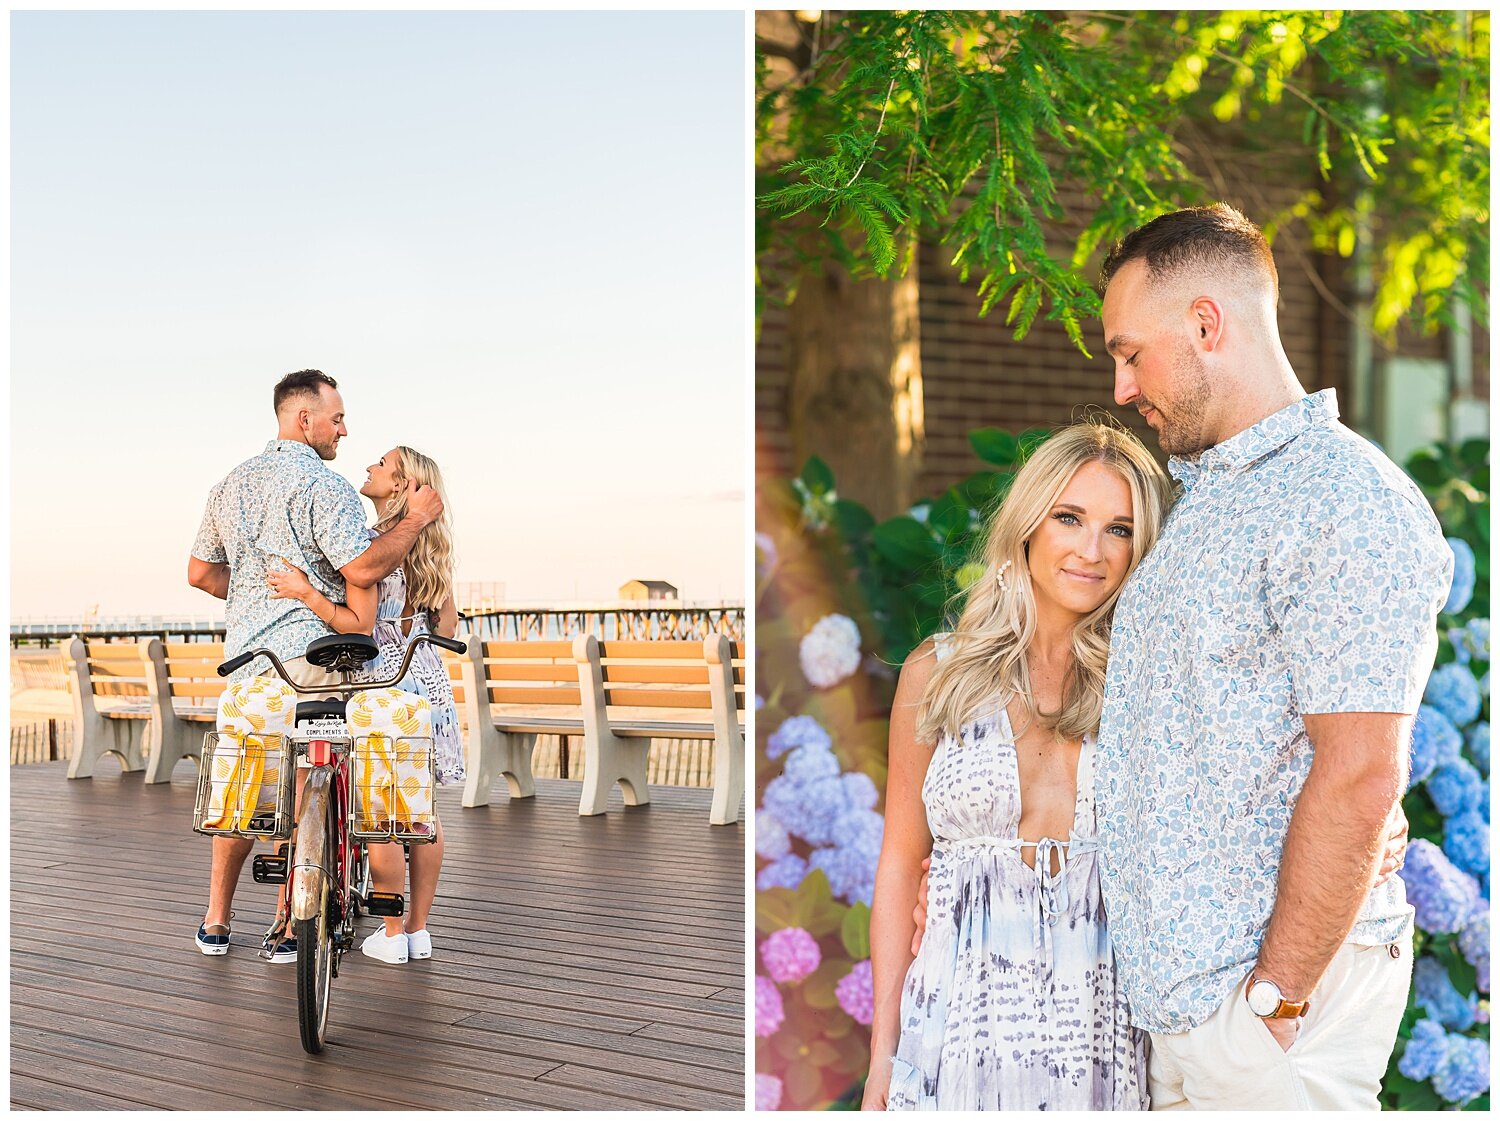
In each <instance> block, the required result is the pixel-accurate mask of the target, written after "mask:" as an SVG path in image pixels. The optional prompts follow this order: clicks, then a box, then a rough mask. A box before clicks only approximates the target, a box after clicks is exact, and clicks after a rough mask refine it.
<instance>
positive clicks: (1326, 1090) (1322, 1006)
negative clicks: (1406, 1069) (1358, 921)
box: [1149, 933, 1412, 1110]
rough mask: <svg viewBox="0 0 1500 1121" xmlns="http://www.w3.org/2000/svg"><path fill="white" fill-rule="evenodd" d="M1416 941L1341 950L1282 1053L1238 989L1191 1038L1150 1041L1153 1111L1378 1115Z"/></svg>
mask: <svg viewBox="0 0 1500 1121" xmlns="http://www.w3.org/2000/svg"><path fill="white" fill-rule="evenodd" d="M1411 970H1412V960H1411V934H1410V933H1408V934H1406V935H1405V936H1404V937H1403V938H1401V939H1400V940H1399V941H1397V942H1394V943H1392V944H1391V945H1389V946H1356V945H1355V944H1354V943H1352V942H1346V943H1344V945H1343V946H1341V947H1339V952H1338V953H1337V954H1335V955H1334V957H1333V961H1331V962H1330V963H1329V964H1328V969H1327V970H1326V971H1324V973H1323V979H1322V980H1321V981H1319V982H1318V987H1317V988H1316V989H1314V990H1313V993H1312V997H1311V998H1310V999H1311V1001H1312V1003H1311V1005H1310V1006H1309V1008H1308V1010H1307V1016H1306V1018H1305V1019H1303V1021H1302V1026H1301V1028H1300V1029H1299V1030H1298V1032H1297V1038H1296V1039H1295V1040H1293V1041H1292V1045H1291V1047H1290V1048H1289V1049H1287V1050H1286V1051H1283V1050H1282V1049H1281V1044H1279V1043H1277V1042H1276V1039H1275V1037H1274V1036H1272V1035H1271V1031H1270V1029H1269V1028H1267V1027H1266V1025H1265V1022H1264V1021H1262V1020H1261V1019H1260V1017H1259V1016H1257V1015H1256V1014H1255V1013H1254V1012H1252V1011H1250V1005H1249V1004H1248V1003H1246V1001H1245V986H1244V982H1243V981H1241V982H1240V983H1239V984H1236V985H1235V987H1234V991H1233V992H1232V993H1230V994H1229V997H1228V999H1227V1000H1225V1001H1224V1003H1223V1004H1222V1005H1220V1006H1219V1010H1218V1011H1217V1012H1215V1013H1214V1014H1213V1015H1212V1016H1210V1017H1209V1018H1208V1019H1207V1020H1205V1021H1204V1022H1203V1023H1201V1024H1199V1025H1198V1026H1197V1027H1196V1028H1193V1029H1192V1030H1191V1031H1185V1032H1179V1033H1177V1034H1175V1035H1157V1034H1155V1033H1153V1034H1152V1036H1151V1065H1150V1071H1149V1081H1150V1087H1151V1108H1152V1109H1153V1110H1157V1109H1254V1110H1292V1109H1362V1110H1377V1109H1379V1108H1380V1105H1379V1101H1378V1097H1379V1094H1380V1080H1381V1078H1383V1077H1384V1076H1385V1070H1386V1065H1387V1064H1388V1063H1389V1062H1390V1057H1391V1050H1392V1049H1393V1048H1394V1047H1395V1045H1396V1030H1397V1029H1398V1028H1399V1027H1400V1026H1401V1015H1402V1013H1403V1012H1404V1011H1405V1010H1406V996H1407V991H1408V989H1409V988H1410V986H1411Z"/></svg>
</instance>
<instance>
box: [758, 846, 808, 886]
mask: <svg viewBox="0 0 1500 1121" xmlns="http://www.w3.org/2000/svg"><path fill="white" fill-rule="evenodd" d="M806 878H807V860H806V859H805V858H804V857H801V856H798V855H797V854H796V853H794V852H789V853H787V854H786V855H785V856H783V857H782V858H781V859H780V860H776V861H773V862H772V863H770V864H767V865H766V866H765V867H764V868H762V869H761V870H760V874H759V875H757V876H756V877H755V886H756V888H757V889H759V890H760V891H769V890H770V889H771V888H773V887H784V888H790V889H791V890H793V891H796V890H797V888H799V887H801V886H802V881H803V880H805V879H806Z"/></svg>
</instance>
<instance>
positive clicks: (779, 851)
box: [755, 810, 792, 860]
mask: <svg viewBox="0 0 1500 1121" xmlns="http://www.w3.org/2000/svg"><path fill="white" fill-rule="evenodd" d="M791 851H792V838H791V837H790V836H789V835H788V834H787V831H786V826H785V825H782V824H781V822H779V821H777V820H776V815H775V814H773V813H771V812H770V811H769V810H756V811H755V855H756V856H759V857H761V858H763V859H765V860H780V859H781V858H782V857H783V856H785V855H786V854H787V853H789V852H791Z"/></svg>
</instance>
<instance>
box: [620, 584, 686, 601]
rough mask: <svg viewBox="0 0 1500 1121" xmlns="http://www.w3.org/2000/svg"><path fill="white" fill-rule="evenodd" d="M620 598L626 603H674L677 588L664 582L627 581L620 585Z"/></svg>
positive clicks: (676, 598)
mask: <svg viewBox="0 0 1500 1121" xmlns="http://www.w3.org/2000/svg"><path fill="white" fill-rule="evenodd" d="M620 598H621V599H622V600H624V601H625V602H627V603H664V604H665V603H676V602H677V601H678V595H677V588H676V586H674V585H672V584H668V583H667V582H666V581H665V580H627V581H626V582H625V583H623V584H621V585H620Z"/></svg>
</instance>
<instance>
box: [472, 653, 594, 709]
mask: <svg viewBox="0 0 1500 1121" xmlns="http://www.w3.org/2000/svg"><path fill="white" fill-rule="evenodd" d="M483 660H484V677H485V686H486V688H487V689H488V690H489V695H490V703H491V704H510V705H569V706H571V707H573V708H577V707H578V705H579V704H581V703H582V700H581V698H582V693H581V692H580V690H579V688H578V667H577V666H576V665H574V663H573V645H572V643H569V642H486V643H485V644H484V649H483Z"/></svg>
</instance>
